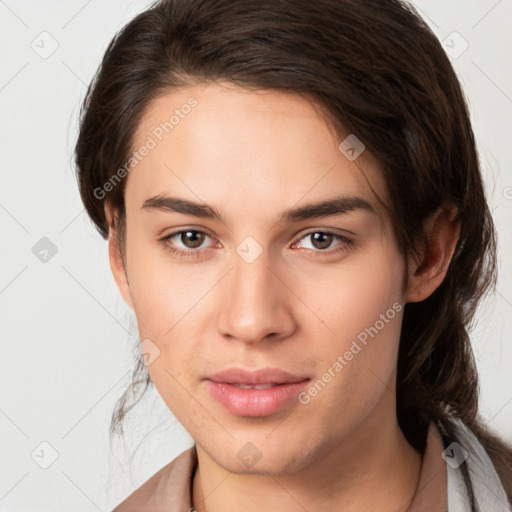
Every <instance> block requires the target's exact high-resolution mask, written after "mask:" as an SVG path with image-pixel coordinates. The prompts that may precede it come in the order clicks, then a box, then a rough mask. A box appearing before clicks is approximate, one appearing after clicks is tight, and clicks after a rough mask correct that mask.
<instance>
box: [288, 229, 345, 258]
mask: <svg viewBox="0 0 512 512" xmlns="http://www.w3.org/2000/svg"><path fill="white" fill-rule="evenodd" d="M307 238H309V239H310V241H311V244H310V245H311V246H312V248H309V247H304V246H303V245H302V243H300V247H302V248H305V249H306V250H307V251H308V252H310V251H311V252H312V253H313V254H315V255H326V254H328V255H331V254H335V253H338V252H341V251H346V250H348V249H349V248H350V246H352V245H353V242H352V240H350V239H349V238H347V237H345V236H343V235H340V234H338V233H334V232H332V231H321V230H317V231H310V232H309V233H306V234H305V235H303V236H302V237H301V239H300V240H304V239H307ZM335 240H338V241H339V243H338V244H337V245H335V246H334V249H331V250H326V249H328V248H329V247H332V243H333V242H334V241H335ZM292 247H294V248H296V247H299V245H298V244H297V243H295V244H293V246H292Z"/></svg>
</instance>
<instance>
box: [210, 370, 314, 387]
mask: <svg viewBox="0 0 512 512" xmlns="http://www.w3.org/2000/svg"><path fill="white" fill-rule="evenodd" d="M308 378H309V377H307V376H300V375H294V374H292V373H289V372H286V371H284V370H280V369H278V368H262V369H260V370H252V371H251V370H245V369H243V368H228V369H226V370H223V371H221V372H218V373H214V374H213V375H210V376H208V377H206V379H207V380H211V381H212V382H219V383H224V384H235V385H240V386H241V387H243V386H246V387H247V386H266V387H272V386H276V385H279V384H291V383H294V382H302V381H303V380H307V379H308ZM261 389H263V388H261Z"/></svg>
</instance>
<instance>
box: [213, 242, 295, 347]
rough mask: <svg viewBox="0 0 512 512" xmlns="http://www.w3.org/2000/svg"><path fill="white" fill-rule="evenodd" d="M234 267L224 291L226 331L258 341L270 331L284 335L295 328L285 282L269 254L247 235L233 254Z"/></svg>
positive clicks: (222, 324) (225, 332) (223, 324)
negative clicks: (287, 302) (277, 272)
mask: <svg viewBox="0 0 512 512" xmlns="http://www.w3.org/2000/svg"><path fill="white" fill-rule="evenodd" d="M233 265H234V269H233V271H232V272H230V276H229V277H228V279H227V280H226V284H225V286H224V288H223V291H222V293H223V294H225V297H222V299H221V300H222V303H223V307H222V320H221V325H220V326H219V327H220V329H221V330H222V331H223V334H225V335H230V336H232V337H235V338H239V339H240V340H242V341H245V342H257V341H258V340H261V339H262V338H264V337H265V336H267V335H269V334H275V335H282V334H284V333H286V332H287V331H289V330H290V329H292V328H293V325H292V324H293V319H292V316H291V312H290V310H289V307H288V304H286V300H287V299H286V293H285V290H284V289H283V284H282V283H281V282H280V280H279V279H278V278H277V277H276V276H275V275H274V272H275V270H272V266H271V262H270V259H269V253H268V251H267V250H264V249H263V247H262V246H261V245H260V244H259V243H257V242H256V240H255V239H252V237H247V239H245V240H244V241H242V242H241V243H240V244H239V246H238V247H237V248H236V254H233Z"/></svg>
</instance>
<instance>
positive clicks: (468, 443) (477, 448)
mask: <svg viewBox="0 0 512 512" xmlns="http://www.w3.org/2000/svg"><path fill="white" fill-rule="evenodd" d="M455 426H456V441H454V442H452V443H451V444H450V445H449V446H447V447H446V450H445V452H443V453H445V454H446V456H445V460H446V469H447V472H448V505H449V510H469V509H465V508H461V507H463V506H467V505H468V502H467V494H468V493H467V489H466V485H465V482H464V479H463V475H462V464H464V465H465V466H466V467H467V470H468V473H469V475H470V477H471V483H472V486H473V492H474V495H475V499H476V501H477V502H478V504H479V505H480V507H481V508H482V510H493V512H511V511H512V508H511V506H510V503H509V501H508V496H507V492H506V491H505V488H504V486H503V484H502V481H501V479H500V477H499V476H498V473H497V471H496V468H495V465H494V463H493V461H492V460H491V457H490V455H491V454H490V453H489V451H488V450H487V449H486V447H485V446H484V444H482V443H481V442H480V440H479V438H478V437H477V435H475V433H474V432H473V431H472V430H470V429H469V428H468V427H467V426H466V425H465V424H464V423H463V422H462V421H461V420H459V419H457V420H455ZM446 452H449V453H446ZM457 507H459V508H457Z"/></svg>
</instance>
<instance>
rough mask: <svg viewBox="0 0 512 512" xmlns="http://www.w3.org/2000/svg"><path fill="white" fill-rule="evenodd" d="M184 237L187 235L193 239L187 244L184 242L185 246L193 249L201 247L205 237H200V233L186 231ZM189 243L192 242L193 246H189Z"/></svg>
mask: <svg viewBox="0 0 512 512" xmlns="http://www.w3.org/2000/svg"><path fill="white" fill-rule="evenodd" d="M183 235H185V236H186V237H190V239H192V240H190V239H188V240H187V241H186V242H184V243H185V245H186V246H188V247H191V248H195V247H199V246H200V245H201V244H202V242H203V240H202V237H203V235H202V234H200V235H199V234H198V231H186V232H185V233H183ZM194 239H195V240H194ZM182 241H183V240H182ZM189 242H191V245H190V244H189Z"/></svg>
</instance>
